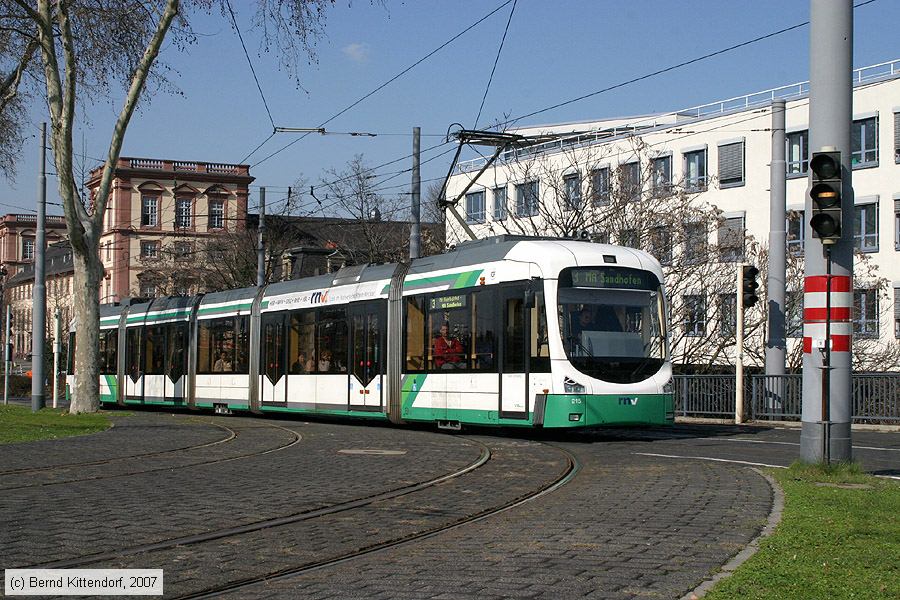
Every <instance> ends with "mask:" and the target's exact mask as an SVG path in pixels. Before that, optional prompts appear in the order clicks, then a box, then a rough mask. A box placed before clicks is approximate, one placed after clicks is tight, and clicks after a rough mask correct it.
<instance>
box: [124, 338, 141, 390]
mask: <svg viewBox="0 0 900 600" xmlns="http://www.w3.org/2000/svg"><path fill="white" fill-rule="evenodd" d="M143 330H144V328H143V327H132V328H130V329H126V330H125V361H126V362H125V371H126V372H127V373H129V374H130V375H131V376H132V377H133V378H135V379H137V377H139V376H140V375H141V337H142V336H141V333H142V332H143Z"/></svg>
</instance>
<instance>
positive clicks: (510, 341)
mask: <svg viewBox="0 0 900 600" xmlns="http://www.w3.org/2000/svg"><path fill="white" fill-rule="evenodd" d="M517 291H518V290H517ZM505 309H506V310H505V311H504V314H503V329H504V336H503V372H504V373H524V372H525V300H524V299H523V297H522V294H517V295H516V297H513V298H507V299H506V307H505Z"/></svg>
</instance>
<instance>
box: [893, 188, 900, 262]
mask: <svg viewBox="0 0 900 600" xmlns="http://www.w3.org/2000/svg"><path fill="white" fill-rule="evenodd" d="M894 250H900V198H894Z"/></svg>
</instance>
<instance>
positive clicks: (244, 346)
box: [232, 316, 250, 375]
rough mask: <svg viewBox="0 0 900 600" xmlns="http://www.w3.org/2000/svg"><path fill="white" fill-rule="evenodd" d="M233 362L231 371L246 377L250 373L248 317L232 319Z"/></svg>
mask: <svg viewBox="0 0 900 600" xmlns="http://www.w3.org/2000/svg"><path fill="white" fill-rule="evenodd" d="M232 321H233V322H234V338H235V343H234V361H233V362H232V371H233V372H235V373H241V374H242V375H246V374H248V373H250V317H249V316H243V317H234V318H233V319H232Z"/></svg>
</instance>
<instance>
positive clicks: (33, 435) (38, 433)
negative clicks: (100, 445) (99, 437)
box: [0, 405, 110, 444]
mask: <svg viewBox="0 0 900 600" xmlns="http://www.w3.org/2000/svg"><path fill="white" fill-rule="evenodd" d="M109 426H110V422H109V418H108V417H107V416H106V415H104V414H98V413H95V414H87V415H70V414H68V413H66V412H64V411H63V410H62V409H52V408H45V409H44V410H41V411H38V412H37V413H33V412H31V409H30V408H26V407H24V406H12V405H8V406H4V405H0V444H11V443H13V442H31V441H34V440H54V439H57V438H62V437H69V436H72V435H84V434H86V433H94V432H95V431H103V430H104V429H107V428H108V427H109Z"/></svg>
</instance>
